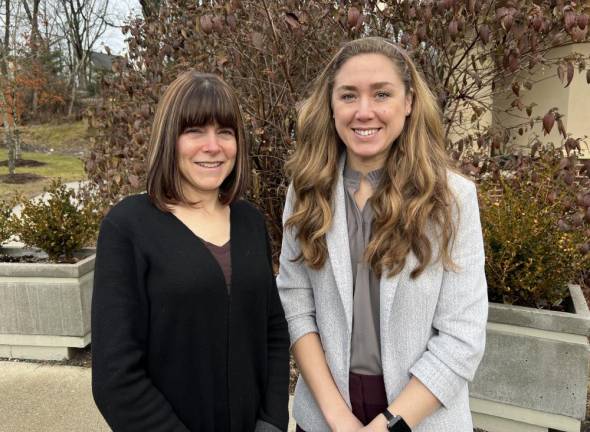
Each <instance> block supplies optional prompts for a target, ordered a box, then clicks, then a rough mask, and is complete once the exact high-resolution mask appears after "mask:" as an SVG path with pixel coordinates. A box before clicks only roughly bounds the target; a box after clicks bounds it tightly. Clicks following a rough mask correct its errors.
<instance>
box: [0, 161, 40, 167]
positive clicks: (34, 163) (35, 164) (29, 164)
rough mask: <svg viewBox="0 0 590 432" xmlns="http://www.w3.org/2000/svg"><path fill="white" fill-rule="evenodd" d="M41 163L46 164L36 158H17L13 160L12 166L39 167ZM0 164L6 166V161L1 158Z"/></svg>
mask: <svg viewBox="0 0 590 432" xmlns="http://www.w3.org/2000/svg"><path fill="white" fill-rule="evenodd" d="M43 165H47V163H45V162H39V161H36V160H32V159H17V160H15V161H14V166H15V167H16V168H21V167H40V166H43ZM0 166H8V161H7V160H3V161H0Z"/></svg>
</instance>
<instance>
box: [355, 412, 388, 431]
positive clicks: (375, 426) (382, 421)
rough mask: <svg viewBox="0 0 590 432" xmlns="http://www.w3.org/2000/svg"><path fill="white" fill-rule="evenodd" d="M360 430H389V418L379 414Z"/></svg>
mask: <svg viewBox="0 0 590 432" xmlns="http://www.w3.org/2000/svg"><path fill="white" fill-rule="evenodd" d="M359 432H387V419H386V418H385V416H384V415H382V414H379V415H378V416H377V417H375V418H374V419H373V420H372V421H371V423H369V424H368V425H367V426H365V427H363V428H361V429H359Z"/></svg>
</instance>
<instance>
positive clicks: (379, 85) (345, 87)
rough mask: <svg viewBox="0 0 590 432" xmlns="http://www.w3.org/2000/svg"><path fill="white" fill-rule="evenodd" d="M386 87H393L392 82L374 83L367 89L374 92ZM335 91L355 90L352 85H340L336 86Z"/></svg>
mask: <svg viewBox="0 0 590 432" xmlns="http://www.w3.org/2000/svg"><path fill="white" fill-rule="evenodd" d="M386 86H392V87H393V86H394V85H393V83H392V82H390V81H380V82H376V83H373V84H371V85H370V86H369V87H370V88H371V89H372V90H374V89H378V88H382V87H386ZM336 90H337V91H354V90H357V88H356V87H355V86H353V85H341V86H338V87H337V88H336Z"/></svg>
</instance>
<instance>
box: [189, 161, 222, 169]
mask: <svg viewBox="0 0 590 432" xmlns="http://www.w3.org/2000/svg"><path fill="white" fill-rule="evenodd" d="M193 163H194V164H195V165H198V166H200V167H201V168H219V167H220V166H221V165H223V162H193Z"/></svg>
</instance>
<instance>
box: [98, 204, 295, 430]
mask: <svg viewBox="0 0 590 432" xmlns="http://www.w3.org/2000/svg"><path fill="white" fill-rule="evenodd" d="M230 221H231V228H230V230H231V234H230V235H231V263H232V279H231V294H228V292H227V288H226V284H225V281H224V277H223V273H222V271H221V268H220V267H219V265H218V263H217V261H216V260H215V258H214V257H213V256H212V255H211V253H210V252H209V250H208V249H207V247H206V246H205V245H204V244H203V242H202V241H201V240H200V239H199V238H198V237H196V236H195V235H194V234H193V233H192V232H191V231H190V230H189V229H188V228H187V227H186V226H185V225H184V224H183V223H182V222H180V221H179V220H178V219H177V218H176V217H175V216H174V215H172V214H170V213H165V212H162V211H160V210H158V209H157V208H156V207H155V206H154V205H152V203H151V202H150V200H149V199H148V197H147V195H145V194H144V195H136V196H132V197H128V198H126V199H124V200H123V201H122V202H120V203H119V204H117V205H116V206H115V207H114V208H113V209H112V210H111V211H110V212H109V214H108V215H107V216H106V217H105V219H104V220H103V222H102V225H101V229H100V234H99V237H98V244H97V252H96V268H95V274H94V294H93V298H92V391H93V395H94V399H95V401H96V404H97V406H98V408H99V409H100V411H101V413H102V414H103V416H104V418H105V419H106V421H107V423H108V424H109V425H110V426H111V428H112V429H113V430H114V431H116V432H118V431H123V432H127V431H142V432H152V431H162V432H164V431H166V432H170V431H187V430H190V431H193V432H194V431H230V430H231V431H232V432H235V431H248V432H251V431H253V430H254V428H255V424H256V422H257V420H262V421H264V422H267V423H270V424H272V425H274V426H276V427H278V428H279V429H281V430H286V429H287V423H288V412H287V402H288V381H289V353H288V349H289V335H288V330H287V324H286V321H285V318H284V313H283V309H282V306H281V302H280V300H279V297H278V294H277V289H276V285H275V281H274V277H273V272H272V263H271V253H270V247H269V245H268V236H267V234H266V227H265V223H264V219H263V217H262V216H261V214H260V213H259V212H258V210H256V209H255V208H254V207H253V206H252V205H251V204H249V203H247V202H246V201H238V202H236V203H233V204H232V205H231V216H230Z"/></svg>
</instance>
